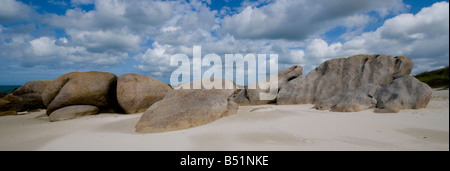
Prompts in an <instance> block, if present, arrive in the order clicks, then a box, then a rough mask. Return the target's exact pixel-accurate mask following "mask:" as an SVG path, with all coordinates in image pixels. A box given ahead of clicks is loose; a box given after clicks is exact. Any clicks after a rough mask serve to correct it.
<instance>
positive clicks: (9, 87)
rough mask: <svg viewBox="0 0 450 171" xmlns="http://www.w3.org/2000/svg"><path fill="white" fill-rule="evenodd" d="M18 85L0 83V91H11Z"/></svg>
mask: <svg viewBox="0 0 450 171" xmlns="http://www.w3.org/2000/svg"><path fill="white" fill-rule="evenodd" d="M19 87H20V85H0V92H1V93H11V92H12V91H13V90H14V89H15V88H19Z"/></svg>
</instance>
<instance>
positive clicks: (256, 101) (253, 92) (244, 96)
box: [234, 65, 303, 105]
mask: <svg viewBox="0 0 450 171" xmlns="http://www.w3.org/2000/svg"><path fill="white" fill-rule="evenodd" d="M302 71H303V68H302V67H301V66H297V65H296V66H292V67H290V68H288V69H286V70H283V71H281V72H279V73H278V85H277V86H278V90H280V88H281V87H282V86H283V85H285V84H287V83H288V82H289V81H290V80H293V79H295V78H297V77H299V76H300V75H302ZM273 80H275V79H273V78H272V79H271V78H270V77H268V78H266V81H260V82H259V83H254V84H255V85H253V86H254V87H256V89H249V88H248V87H246V88H245V89H242V90H241V91H240V92H239V93H238V94H237V95H236V96H235V97H234V101H235V102H236V103H237V104H239V105H261V104H269V103H274V102H275V101H276V99H273V100H262V99H261V98H260V93H269V91H270V89H269V88H268V87H269V85H270V84H273V83H272V82H269V81H273ZM268 82H269V83H268ZM262 84H264V87H266V88H261V87H260V86H259V85H262ZM275 85H276V84H275ZM277 92H278V91H277Z"/></svg>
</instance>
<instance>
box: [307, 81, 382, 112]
mask: <svg viewBox="0 0 450 171" xmlns="http://www.w3.org/2000/svg"><path fill="white" fill-rule="evenodd" d="M379 87H380V86H377V85H373V84H366V85H363V86H361V87H359V88H357V89H355V90H351V91H347V92H345V93H341V94H338V95H335V96H333V97H330V98H328V99H326V100H322V101H320V102H318V103H316V104H315V106H314V108H315V109H317V110H330V111H333V112H358V111H361V110H366V109H371V108H374V107H375V105H376V104H377V100H376V99H375V94H376V92H377V90H378V88H379Z"/></svg>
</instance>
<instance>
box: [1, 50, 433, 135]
mask: <svg viewBox="0 0 450 171" xmlns="http://www.w3.org/2000/svg"><path fill="white" fill-rule="evenodd" d="M412 67H413V62H412V61H411V60H410V59H409V58H406V57H401V56H399V57H391V56H384V55H356V56H352V57H349V58H342V59H332V60H328V61H326V62H324V63H323V64H322V65H320V66H319V67H317V68H316V69H314V70H313V71H311V72H310V73H308V74H307V75H306V76H304V75H302V67H300V66H293V67H290V68H288V69H286V70H284V71H281V72H280V73H279V74H278V75H277V76H278V79H277V81H278V82H271V81H273V80H275V79H271V78H270V77H269V78H267V80H265V82H261V83H254V84H257V85H256V86H255V87H256V89H249V88H247V87H245V88H243V89H237V88H236V87H238V86H237V85H235V84H234V83H233V82H232V81H227V80H221V82H220V83H222V84H223V86H225V85H233V87H231V88H225V89H208V88H205V87H214V86H212V85H202V87H201V89H183V88H180V87H183V85H179V86H178V88H177V89H172V88H171V87H170V86H168V85H167V84H164V83H162V82H161V81H159V80H157V79H154V78H152V77H148V76H144V75H138V74H124V75H121V76H119V77H117V76H116V75H114V74H111V73H106V72H96V71H91V72H72V73H68V74H65V75H63V76H61V77H58V78H57V79H55V80H53V81H40V82H29V83H27V84H25V85H23V86H22V87H20V88H19V89H17V90H16V91H14V93H12V94H7V95H2V96H3V97H1V99H0V109H1V110H0V111H21V110H29V109H36V108H47V115H49V118H50V120H51V121H60V120H67V119H73V118H77V117H80V116H85V115H92V114H97V113H108V112H113V113H127V114H128V113H141V112H144V114H143V115H142V117H141V118H140V120H139V122H138V123H137V124H136V131H137V132H146V133H148V132H165V131H173V130H179V129H186V128H191V127H195V126H199V125H203V124H207V123H210V122H213V121H215V120H217V119H219V118H222V117H225V116H228V115H231V114H234V113H236V111H237V108H238V105H261V104H270V103H273V104H275V103H276V104H278V105H285V104H314V105H315V106H314V108H315V109H318V110H330V111H336V112H356V111H361V110H367V109H372V108H375V110H374V111H375V112H383V113H386V112H398V111H400V110H401V109H418V108H424V107H426V106H427V104H428V102H429V101H430V98H431V91H432V89H431V88H430V87H429V86H428V85H426V84H425V83H422V82H420V81H418V80H417V79H415V78H414V77H411V76H409V74H410V72H411V70H412ZM268 80H270V81H269V82H267V81H268ZM198 81H203V80H198ZM210 81H211V80H210ZM210 81H209V82H210ZM203 82H204V81H203ZM225 82H230V83H229V84H226V83H225ZM214 83H218V82H214ZM187 84H191V87H192V85H193V84H196V83H195V82H191V83H187ZM262 84H277V85H278V94H277V97H276V98H275V99H274V100H260V98H259V95H260V93H261V92H268V91H269V88H260V87H259V85H262ZM223 86H220V87H223ZM249 87H251V86H249ZM264 87H267V86H264ZM20 100H22V101H20ZM12 101H13V102H12ZM14 101H15V102H14ZM13 104H21V105H13Z"/></svg>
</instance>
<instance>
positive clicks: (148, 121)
mask: <svg viewBox="0 0 450 171" xmlns="http://www.w3.org/2000/svg"><path fill="white" fill-rule="evenodd" d="M233 92H234V90H233V89H222V90H219V89H217V90H216V89H209V90H208V89H178V90H173V91H171V92H169V93H168V94H167V95H166V97H164V99H163V100H161V101H158V102H156V103H155V104H153V105H152V106H151V107H150V108H149V109H148V110H147V111H146V112H145V113H144V114H143V115H142V117H141V118H140V120H139V122H138V123H137V124H136V132H141V133H156V132H165V131H174V130H180V129H187V128H192V127H196V126H200V125H204V124H207V123H210V122H213V121H215V120H217V119H220V118H222V117H225V116H228V115H231V114H234V113H236V111H237V108H238V106H237V104H236V103H235V102H234V101H233V99H232V98H231V97H232V95H233Z"/></svg>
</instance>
